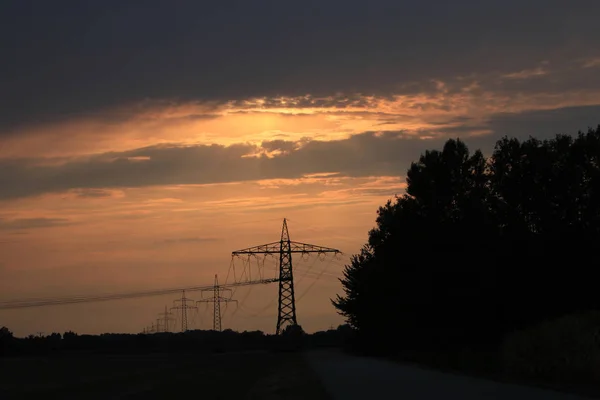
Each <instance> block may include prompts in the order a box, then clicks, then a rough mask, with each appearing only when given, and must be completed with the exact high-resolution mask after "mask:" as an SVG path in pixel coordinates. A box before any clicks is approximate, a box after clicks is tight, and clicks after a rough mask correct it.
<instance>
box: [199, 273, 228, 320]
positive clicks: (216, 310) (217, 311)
mask: <svg viewBox="0 0 600 400" xmlns="http://www.w3.org/2000/svg"><path fill="white" fill-rule="evenodd" d="M208 291H212V292H213V296H212V298H207V299H202V300H198V301H197V302H196V303H213V330H214V331H217V332H221V302H223V303H230V302H235V303H236V304H237V300H233V299H231V298H226V297H222V296H221V293H223V292H225V291H229V292H231V289H227V288H222V287H220V286H219V279H218V277H217V275H215V284H214V286H213V287H212V289H204V290H203V291H202V293H204V292H208Z"/></svg>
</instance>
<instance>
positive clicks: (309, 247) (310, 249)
mask: <svg viewBox="0 0 600 400" xmlns="http://www.w3.org/2000/svg"><path fill="white" fill-rule="evenodd" d="M280 251H281V242H273V243H267V244H262V245H259V246H254V247H248V248H247V249H242V250H237V251H232V252H231V255H232V256H240V255H252V254H274V253H279V252H280ZM289 251H290V252H291V253H305V254H306V253H336V254H340V253H341V251H339V250H338V249H333V248H331V247H324V246H318V245H314V244H308V243H302V242H293V241H290V250H289Z"/></svg>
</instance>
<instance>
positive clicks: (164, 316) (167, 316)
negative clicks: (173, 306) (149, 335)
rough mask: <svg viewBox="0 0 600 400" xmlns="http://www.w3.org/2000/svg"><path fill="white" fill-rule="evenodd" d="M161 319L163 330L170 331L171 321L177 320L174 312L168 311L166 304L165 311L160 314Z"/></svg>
mask: <svg viewBox="0 0 600 400" xmlns="http://www.w3.org/2000/svg"><path fill="white" fill-rule="evenodd" d="M158 315H160V317H161V318H160V319H161V321H162V326H163V332H169V322H171V321H175V317H173V313H170V312H168V311H167V306H165V312H162V313H160V314H158Z"/></svg>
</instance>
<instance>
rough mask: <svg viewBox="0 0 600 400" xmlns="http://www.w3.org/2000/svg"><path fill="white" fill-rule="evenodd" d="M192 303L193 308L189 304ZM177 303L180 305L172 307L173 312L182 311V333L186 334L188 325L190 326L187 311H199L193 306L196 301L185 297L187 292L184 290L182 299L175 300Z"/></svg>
mask: <svg viewBox="0 0 600 400" xmlns="http://www.w3.org/2000/svg"><path fill="white" fill-rule="evenodd" d="M190 302H191V303H192V305H191V306H190V304H189V303H190ZM175 303H176V304H177V303H179V304H177V305H176V306H173V307H171V310H181V332H185V331H187V325H188V323H187V322H188V321H187V310H189V309H197V307H196V306H194V305H193V304H194V300H192V299H189V298H187V297H185V290H183V291H182V292H181V299H177V300H175Z"/></svg>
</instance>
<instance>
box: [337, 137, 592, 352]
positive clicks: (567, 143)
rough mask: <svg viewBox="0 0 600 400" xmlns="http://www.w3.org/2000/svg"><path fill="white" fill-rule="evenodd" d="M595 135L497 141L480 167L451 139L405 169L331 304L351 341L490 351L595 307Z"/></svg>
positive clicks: (388, 348)
mask: <svg viewBox="0 0 600 400" xmlns="http://www.w3.org/2000/svg"><path fill="white" fill-rule="evenodd" d="M599 157H600V127H599V128H598V129H596V130H593V129H590V130H589V131H588V132H587V134H584V133H581V132H580V133H579V134H578V135H577V137H576V138H572V137H570V136H564V135H559V136H556V138H554V139H552V140H546V141H539V140H537V139H534V138H530V139H528V140H526V141H523V142H520V141H518V140H517V139H509V138H507V137H505V138H503V139H501V140H500V141H498V142H497V144H496V147H495V149H494V152H493V154H492V156H491V157H490V158H489V159H487V160H486V158H485V157H484V156H483V154H482V153H481V152H480V151H476V152H474V153H473V154H471V153H470V152H469V150H468V148H467V146H466V145H465V144H464V143H463V142H462V141H460V140H449V141H447V142H446V144H445V145H444V147H443V149H442V150H441V151H438V150H432V151H427V152H425V153H424V154H423V155H421V157H420V158H419V160H418V161H417V162H414V163H412V164H411V166H410V169H409V170H408V173H407V178H406V182H407V189H406V194H405V195H403V196H399V197H397V198H396V199H395V201H393V202H392V201H388V202H387V204H385V205H384V206H382V207H380V208H379V210H378V212H377V219H376V228H374V229H372V230H371V231H370V232H369V240H368V243H367V244H366V245H365V246H364V247H363V248H362V249H361V251H360V253H359V254H357V255H355V256H353V258H352V259H351V263H350V265H347V266H346V268H345V270H344V277H343V278H342V280H341V282H342V286H343V290H344V294H343V295H341V296H337V298H336V299H335V300H333V304H334V306H335V307H336V308H337V310H338V312H339V313H340V314H342V315H343V316H344V317H345V318H346V320H347V322H348V323H349V324H350V325H351V326H352V327H353V328H355V329H357V330H358V331H359V333H360V335H361V336H362V337H363V340H366V341H372V342H373V343H375V342H377V343H378V344H380V345H382V346H384V347H385V351H392V350H393V349H392V348H393V347H402V346H407V345H408V344H410V346H413V347H415V346H419V345H420V344H422V345H423V346H426V347H428V348H431V347H432V346H439V347H446V346H456V345H473V344H474V343H476V344H479V343H484V342H485V343H496V342H497V341H498V340H499V339H500V338H501V337H502V335H503V334H504V333H506V332H508V331H510V330H512V329H515V328H517V327H520V326H523V325H528V324H532V323H535V322H536V321H539V320H541V319H544V318H548V317H552V316H558V315H562V314H564V313H568V312H573V311H577V310H582V309H591V308H595V307H597V306H598V305H599V304H598V300H595V299H594V297H595V296H594V291H593V287H592V285H591V282H593V280H592V277H593V275H592V274H593V273H594V271H593V270H592V269H591V268H589V260H592V259H593V258H592V256H593V254H594V248H595V243H597V240H598V239H600V237H599V236H600V162H599Z"/></svg>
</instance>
